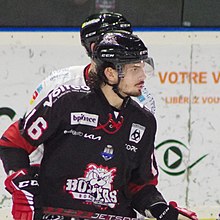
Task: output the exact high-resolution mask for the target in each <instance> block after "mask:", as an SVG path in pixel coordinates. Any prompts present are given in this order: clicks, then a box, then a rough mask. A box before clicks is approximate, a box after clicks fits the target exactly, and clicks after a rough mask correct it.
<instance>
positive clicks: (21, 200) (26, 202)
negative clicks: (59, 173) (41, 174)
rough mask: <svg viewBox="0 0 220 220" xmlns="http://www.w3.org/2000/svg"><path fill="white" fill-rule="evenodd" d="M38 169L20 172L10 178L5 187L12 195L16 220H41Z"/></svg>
mask: <svg viewBox="0 0 220 220" xmlns="http://www.w3.org/2000/svg"><path fill="white" fill-rule="evenodd" d="M38 170H39V168H37V167H31V168H30V169H22V170H19V171H17V172H15V173H13V174H12V175H10V176H8V177H7V179H6V180H5V187H6V190H8V191H9V193H11V194H12V202H13V204H12V215H13V218H14V220H33V219H40V218H39V216H41V209H40V208H41V207H40V191H39V184H38Z"/></svg>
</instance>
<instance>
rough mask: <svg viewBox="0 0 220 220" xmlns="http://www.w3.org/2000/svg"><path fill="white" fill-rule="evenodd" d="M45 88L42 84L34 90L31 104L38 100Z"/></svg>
mask: <svg viewBox="0 0 220 220" xmlns="http://www.w3.org/2000/svg"><path fill="white" fill-rule="evenodd" d="M42 89H43V85H42V84H40V85H39V86H38V87H37V89H36V90H35V91H34V93H33V95H32V98H31V100H30V104H31V105H32V104H33V103H34V101H35V100H36V98H37V97H38V95H39V93H40V92H41V90H42Z"/></svg>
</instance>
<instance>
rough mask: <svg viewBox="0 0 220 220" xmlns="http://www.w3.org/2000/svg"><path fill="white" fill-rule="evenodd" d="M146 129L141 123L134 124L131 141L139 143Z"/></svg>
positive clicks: (130, 136)
mask: <svg viewBox="0 0 220 220" xmlns="http://www.w3.org/2000/svg"><path fill="white" fill-rule="evenodd" d="M144 131H145V127H144V126H142V125H139V124H135V123H133V124H132V127H131V131H130V135H129V141H132V142H135V143H139V141H140V140H141V138H142V136H143V134H144Z"/></svg>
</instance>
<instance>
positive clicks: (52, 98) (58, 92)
mask: <svg viewBox="0 0 220 220" xmlns="http://www.w3.org/2000/svg"><path fill="white" fill-rule="evenodd" d="M89 91H90V88H89V87H88V86H74V85H62V86H60V87H58V88H57V89H54V90H53V91H52V92H51V93H50V94H49V95H48V96H47V99H46V101H45V102H44V107H52V106H53V104H54V103H55V102H56V101H57V100H58V99H59V98H60V97H62V96H63V95H65V94H67V93H69V92H89Z"/></svg>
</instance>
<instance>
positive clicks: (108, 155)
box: [101, 145, 114, 161]
mask: <svg viewBox="0 0 220 220" xmlns="http://www.w3.org/2000/svg"><path fill="white" fill-rule="evenodd" d="M113 152H114V150H113V147H112V146H111V145H107V146H106V147H105V148H104V150H103V152H101V156H102V157H103V158H104V160H105V161H107V160H111V159H112V158H113V157H114V154H113Z"/></svg>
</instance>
